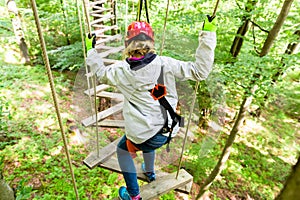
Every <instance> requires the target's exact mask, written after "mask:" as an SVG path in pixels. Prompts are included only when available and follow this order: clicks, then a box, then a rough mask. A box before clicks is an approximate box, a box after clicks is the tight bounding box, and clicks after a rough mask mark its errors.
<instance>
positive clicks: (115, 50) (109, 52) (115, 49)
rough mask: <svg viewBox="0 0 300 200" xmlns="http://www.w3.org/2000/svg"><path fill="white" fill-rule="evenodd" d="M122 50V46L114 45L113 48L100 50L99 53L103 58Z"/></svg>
mask: <svg viewBox="0 0 300 200" xmlns="http://www.w3.org/2000/svg"><path fill="white" fill-rule="evenodd" d="M96 49H97V48H96ZM123 50H124V46H119V47H115V48H113V49H110V50H108V51H104V52H101V53H99V54H100V56H101V57H102V58H105V57H107V56H109V55H110V54H114V53H118V52H120V51H123Z"/></svg>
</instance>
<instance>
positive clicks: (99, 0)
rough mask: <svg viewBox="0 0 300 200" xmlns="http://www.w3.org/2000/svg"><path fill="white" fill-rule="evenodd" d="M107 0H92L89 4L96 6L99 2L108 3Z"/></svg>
mask: <svg viewBox="0 0 300 200" xmlns="http://www.w3.org/2000/svg"><path fill="white" fill-rule="evenodd" d="M106 2H107V0H98V1H90V2H89V5H90V7H94V6H96V5H97V4H104V3H106Z"/></svg>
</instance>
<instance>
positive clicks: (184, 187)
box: [98, 146, 193, 199]
mask: <svg viewBox="0 0 300 200" xmlns="http://www.w3.org/2000/svg"><path fill="white" fill-rule="evenodd" d="M114 148H116V146H115V147H114ZM112 150H113V149H112ZM98 166H99V167H101V168H104V169H108V170H110V171H114V172H117V173H122V172H121V169H120V166H119V163H118V160H117V158H116V157H115V156H112V157H111V158H110V159H107V158H106V161H105V162H103V163H101V162H99V165H98ZM136 169H137V177H138V179H140V180H143V181H147V179H146V177H145V175H144V174H143V172H142V170H141V169H140V166H136ZM182 171H184V172H183V173H184V174H185V176H186V177H185V178H186V180H185V182H184V183H182V184H180V185H179V186H178V187H175V190H176V191H178V192H182V193H185V194H189V193H190V191H191V189H192V184H193V176H192V175H190V174H189V173H188V172H186V171H185V170H184V169H181V170H180V172H182ZM170 175H171V177H174V178H172V180H173V179H175V177H176V172H175V173H172V174H169V173H167V172H163V171H160V170H156V180H155V181H153V182H152V183H155V184H157V185H158V186H159V184H160V182H159V180H162V179H165V178H167V177H168V176H170ZM179 176H180V173H179ZM179 176H178V177H179ZM169 184H170V183H169ZM147 185H149V184H147ZM171 185H172V184H171ZM142 187H143V186H142ZM169 187H170V186H169ZM172 189H174V188H172ZM172 189H171V190H172ZM141 190H142V188H141ZM168 191H170V190H168ZM168 191H166V192H168ZM147 196H148V195H147ZM142 197H143V199H147V198H144V196H142Z"/></svg>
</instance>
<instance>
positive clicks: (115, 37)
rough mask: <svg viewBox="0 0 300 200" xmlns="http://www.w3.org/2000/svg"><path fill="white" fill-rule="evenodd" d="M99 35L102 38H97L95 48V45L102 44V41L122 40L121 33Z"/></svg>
mask: <svg viewBox="0 0 300 200" xmlns="http://www.w3.org/2000/svg"><path fill="white" fill-rule="evenodd" d="M100 37H102V38H101V39H98V40H97V41H96V48H97V45H99V44H102V43H106V42H111V41H115V40H122V37H123V36H122V35H121V34H117V35H101V36H100Z"/></svg>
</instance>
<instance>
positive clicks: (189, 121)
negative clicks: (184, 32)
mask: <svg viewBox="0 0 300 200" xmlns="http://www.w3.org/2000/svg"><path fill="white" fill-rule="evenodd" d="M198 88H199V81H197V82H196V86H195V92H194V96H193V102H192V105H191V107H190V113H189V119H188V123H187V127H186V130H185V134H184V139H183V145H182V149H181V154H180V159H179V164H178V168H177V173H176V179H177V178H178V175H179V170H180V168H181V164H182V158H183V153H184V150H185V146H186V141H187V135H188V131H189V127H190V123H191V119H192V113H193V111H194V108H195V102H196V97H197V91H198Z"/></svg>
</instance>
